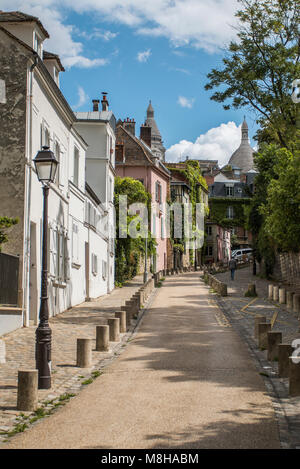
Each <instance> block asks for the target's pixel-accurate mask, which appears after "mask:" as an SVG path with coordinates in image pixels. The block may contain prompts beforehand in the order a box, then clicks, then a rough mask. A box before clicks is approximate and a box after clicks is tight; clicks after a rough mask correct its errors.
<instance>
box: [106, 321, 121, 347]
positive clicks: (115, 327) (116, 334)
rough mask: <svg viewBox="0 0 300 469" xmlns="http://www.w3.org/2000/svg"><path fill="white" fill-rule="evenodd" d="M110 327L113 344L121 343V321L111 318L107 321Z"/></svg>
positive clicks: (110, 338) (110, 337)
mask: <svg viewBox="0 0 300 469" xmlns="http://www.w3.org/2000/svg"><path fill="white" fill-rule="evenodd" d="M107 322H108V325H109V340H110V341H111V342H119V340H120V319H119V318H110V319H108V320H107Z"/></svg>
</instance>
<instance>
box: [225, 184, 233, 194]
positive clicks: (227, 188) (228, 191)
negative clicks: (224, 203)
mask: <svg viewBox="0 0 300 469" xmlns="http://www.w3.org/2000/svg"><path fill="white" fill-rule="evenodd" d="M226 195H228V196H233V195H234V187H233V186H226Z"/></svg>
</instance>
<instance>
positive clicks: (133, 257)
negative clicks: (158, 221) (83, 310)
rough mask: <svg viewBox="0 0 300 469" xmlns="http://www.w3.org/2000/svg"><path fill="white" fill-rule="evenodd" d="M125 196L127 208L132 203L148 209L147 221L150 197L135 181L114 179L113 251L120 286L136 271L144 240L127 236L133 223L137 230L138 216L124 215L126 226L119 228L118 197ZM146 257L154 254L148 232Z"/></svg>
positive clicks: (153, 241)
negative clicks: (114, 224) (114, 238)
mask: <svg viewBox="0 0 300 469" xmlns="http://www.w3.org/2000/svg"><path fill="white" fill-rule="evenodd" d="M121 195H123V196H127V205H128V208H129V207H130V205H132V204H134V203H142V204H144V205H145V206H146V207H147V209H148V220H149V216H150V208H151V195H150V194H149V193H148V192H147V191H146V189H145V187H144V185H143V184H142V183H141V182H140V181H137V180H136V179H133V178H130V177H125V178H121V177H116V179H115V193H114V206H115V211H116V230H117V236H116V250H115V271H116V281H117V282H118V283H120V284H122V283H123V282H124V281H125V280H128V279H130V278H133V277H134V276H135V275H136V274H137V271H138V265H139V260H140V257H141V254H142V255H144V253H145V239H143V238H142V237H141V236H140V237H137V238H131V237H130V234H129V230H128V229H129V226H130V224H132V223H135V224H136V226H137V229H139V224H140V222H141V218H140V217H139V215H138V214H132V215H131V214H129V213H127V215H126V222H125V223H126V226H120V216H119V209H120V196H121ZM120 230H121V231H123V232H124V233H126V234H127V237H124V238H122V237H120V236H119V233H120ZM147 243H148V244H147V249H148V256H150V255H151V254H153V253H154V252H155V245H156V241H155V240H154V239H153V238H151V233H150V232H149V230H148V241H147Z"/></svg>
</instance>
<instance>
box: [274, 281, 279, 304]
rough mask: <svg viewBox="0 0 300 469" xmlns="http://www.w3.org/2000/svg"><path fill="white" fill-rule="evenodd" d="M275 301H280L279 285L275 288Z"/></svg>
mask: <svg viewBox="0 0 300 469" xmlns="http://www.w3.org/2000/svg"><path fill="white" fill-rule="evenodd" d="M273 301H276V302H278V301H279V287H278V285H274V286H273Z"/></svg>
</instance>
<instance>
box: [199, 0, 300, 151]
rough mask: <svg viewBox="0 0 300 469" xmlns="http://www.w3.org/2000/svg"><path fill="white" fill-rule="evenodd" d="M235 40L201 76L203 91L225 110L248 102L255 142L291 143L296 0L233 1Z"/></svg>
mask: <svg viewBox="0 0 300 469" xmlns="http://www.w3.org/2000/svg"><path fill="white" fill-rule="evenodd" d="M238 1H239V3H240V4H241V6H242V8H241V9H240V10H239V11H237V13H236V16H237V18H238V20H239V25H238V28H237V29H238V32H237V36H238V40H237V41H232V42H231V43H230V45H229V46H228V48H227V52H226V57H225V58H223V65H224V66H223V68H220V69H217V68H214V69H212V70H211V72H210V73H209V74H208V75H207V76H208V79H209V82H208V83H207V84H206V86H205V89H206V90H212V89H215V88H219V87H221V90H218V91H215V92H214V94H213V95H212V96H211V99H212V100H214V101H217V102H219V103H225V102H226V101H227V100H229V101H230V103H229V104H224V108H225V109H230V108H231V107H233V108H241V107H243V106H248V107H249V108H250V109H252V110H254V111H255V112H256V115H257V123H258V124H260V127H261V128H260V130H259V131H258V133H257V137H258V140H259V142H262V141H265V142H269V143H270V142H275V143H279V144H280V146H282V147H287V148H290V149H291V148H293V147H294V144H295V132H296V104H295V103H293V101H292V100H291V84H292V82H293V80H294V79H295V78H298V77H299V76H300V63H299V56H300V42H299V20H300V8H299V1H298V0H238Z"/></svg>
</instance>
